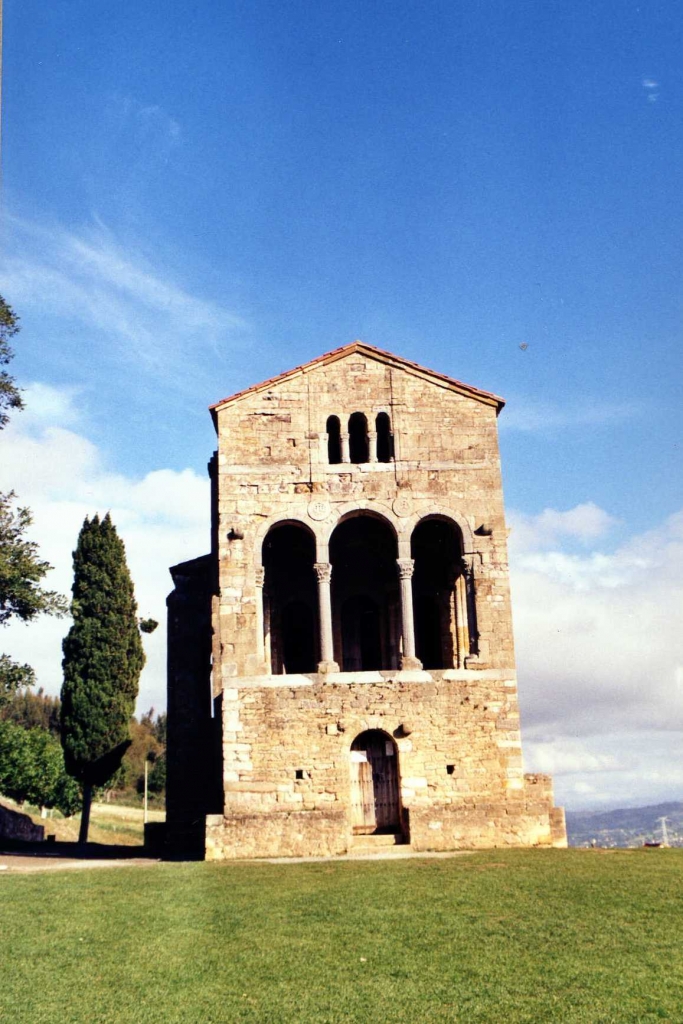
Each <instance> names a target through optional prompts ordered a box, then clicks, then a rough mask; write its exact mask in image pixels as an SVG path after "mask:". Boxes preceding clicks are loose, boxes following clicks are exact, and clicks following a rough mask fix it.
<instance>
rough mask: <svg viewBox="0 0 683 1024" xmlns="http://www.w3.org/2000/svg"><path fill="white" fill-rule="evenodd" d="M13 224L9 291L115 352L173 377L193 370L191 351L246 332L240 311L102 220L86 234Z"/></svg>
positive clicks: (18, 301)
mask: <svg viewBox="0 0 683 1024" xmlns="http://www.w3.org/2000/svg"><path fill="white" fill-rule="evenodd" d="M8 223H9V226H10V228H11V236H12V237H11V240H10V243H9V244H8V245H7V246H6V255H5V257H4V259H3V260H2V263H1V264H0V270H1V273H2V282H3V283H2V287H3V290H4V293H5V294H7V295H11V297H12V301H13V303H14V304H15V305H16V306H18V307H20V308H21V309H22V311H24V312H28V311H30V310H31V309H34V310H35V311H36V312H37V313H39V314H40V315H41V316H42V317H46V316H47V317H57V318H59V319H62V320H64V321H67V322H68V323H69V325H70V326H71V327H72V326H73V324H74V323H79V324H80V326H81V327H82V328H83V327H84V328H86V329H87V330H88V331H90V332H92V331H95V332H97V334H98V335H99V336H100V337H101V338H103V339H106V340H108V341H109V343H110V346H111V347H110V349H109V351H110V354H111V355H113V356H115V357H122V358H125V359H128V360H131V361H134V362H135V364H136V366H138V367H140V366H145V367H146V368H147V370H152V371H154V372H155V373H157V374H158V375H161V376H163V377H164V378H168V377H170V376H173V375H174V374H177V373H178V372H179V371H182V373H187V372H188V368H189V367H191V365H192V356H193V355H196V354H197V353H199V352H204V353H206V352H209V351H216V350H217V349H218V348H222V347H224V346H225V345H226V344H227V345H234V344H235V343H236V339H237V338H238V336H239V335H240V334H241V333H243V332H245V331H246V330H247V323H246V322H245V320H244V319H243V318H242V317H241V316H239V315H238V314H237V313H235V312H233V311H232V310H229V309H226V308H225V307H224V306H223V305H221V304H220V303H217V302H213V301H211V300H209V299H204V298H201V297H198V296H196V295H194V294H192V293H191V292H190V291H188V290H187V289H186V288H184V287H183V285H182V284H181V283H180V282H179V281H178V280H176V279H175V277H174V275H173V273H172V272H169V271H168V270H166V269H165V268H164V267H163V265H162V263H161V261H158V262H155V263H152V261H151V260H150V259H149V257H147V256H146V255H145V254H144V253H143V252H142V251H141V249H135V248H131V247H129V246H124V245H123V244H121V243H120V242H119V241H118V240H117V239H116V237H115V235H114V234H113V233H112V232H111V231H110V230H108V229H107V227H106V226H105V225H104V224H102V223H101V222H95V223H94V224H93V225H92V226H91V227H89V228H88V229H86V230H83V231H80V232H76V231H69V230H66V229H65V228H63V227H60V226H54V227H45V226H41V225H36V224H32V223H30V222H27V221H25V220H20V219H18V218H8Z"/></svg>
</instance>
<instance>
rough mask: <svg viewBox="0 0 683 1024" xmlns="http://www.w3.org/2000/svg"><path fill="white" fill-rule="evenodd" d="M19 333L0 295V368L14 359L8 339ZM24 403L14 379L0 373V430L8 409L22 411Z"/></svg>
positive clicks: (17, 320)
mask: <svg viewBox="0 0 683 1024" xmlns="http://www.w3.org/2000/svg"><path fill="white" fill-rule="evenodd" d="M18 331H19V317H18V316H16V314H15V312H14V310H13V309H12V307H11V306H10V305H8V303H7V302H5V300H4V299H3V297H2V295H0V366H7V364H8V363H9V362H10V361H11V360H12V358H13V357H14V351H13V349H12V348H11V346H10V339H11V338H13V337H14V335H15V334H16V333H17V332H18ZM23 408H24V403H23V400H22V397H21V391H20V390H19V388H18V387H17V385H16V382H15V380H14V377H11V376H10V375H9V373H8V372H7V370H1V371H0V429H1V428H2V427H4V426H5V424H6V423H7V421H8V420H9V414H8V412H7V410H8V409H23Z"/></svg>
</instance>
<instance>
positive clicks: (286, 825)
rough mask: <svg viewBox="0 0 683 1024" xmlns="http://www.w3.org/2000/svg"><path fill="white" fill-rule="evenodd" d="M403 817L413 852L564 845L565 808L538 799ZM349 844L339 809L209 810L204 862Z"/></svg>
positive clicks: (417, 811)
mask: <svg viewBox="0 0 683 1024" xmlns="http://www.w3.org/2000/svg"><path fill="white" fill-rule="evenodd" d="M406 817H407V819H408V821H409V835H408V836H406V838H407V839H408V840H409V842H410V846H411V848H412V849H413V850H414V851H416V852H420V851H425V852H426V851H432V850H434V851H446V850H484V849H491V848H496V847H505V846H520V847H529V846H545V847H552V846H566V845H567V838H566V833H565V830H564V811H563V809H562V808H557V807H556V808H549V807H548V805H547V804H546V803H542V802H536V801H522V800H521V801H519V805H518V806H517V807H514V806H510V805H494V804H486V803H484V804H481V805H477V806H476V807H474V808H462V807H461V808H456V809H454V808H452V807H450V806H442V807H425V808H416V807H414V808H411V809H410V811H409V813H408V814H407V815H406ZM352 848H353V843H352V832H351V829H350V827H349V823H348V819H347V816H346V814H345V812H344V811H343V810H341V809H340V810H336V809H335V810H333V809H330V810H311V811H284V812H276V813H268V814H263V813H262V814H236V813H229V814H226V815H221V814H212V815H209V816H208V817H207V819H206V839H205V857H206V860H239V859H245V858H251V857H335V856H339V855H340V854H344V853H348V852H349V850H351V849H352Z"/></svg>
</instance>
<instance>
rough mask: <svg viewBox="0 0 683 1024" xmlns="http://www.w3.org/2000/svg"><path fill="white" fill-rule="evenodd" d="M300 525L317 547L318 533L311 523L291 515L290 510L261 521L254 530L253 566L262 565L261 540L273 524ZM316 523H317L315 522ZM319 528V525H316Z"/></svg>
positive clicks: (259, 566)
mask: <svg viewBox="0 0 683 1024" xmlns="http://www.w3.org/2000/svg"><path fill="white" fill-rule="evenodd" d="M287 525H289V526H301V527H302V528H303V529H304V530H306V531H307V532H308V533H310V534H311V536H312V537H313V541H314V543H315V546H316V550H317V549H318V546H319V545H318V533H317V531H316V529H315V527H314V526H312V525H311V523H307V522H305V520H303V519H299V518H298V517H297V516H293V515H292V514H291V513H290V512H282V513H280V514H279V515H276V516H271V517H270V519H266V520H265V522H263V523H261V525H260V526H259V528H258V529H257V531H256V536H255V537H254V568H256V569H260V568H261V566H262V565H263V542H264V541H265V539H266V537H267V536H268V534H269V533H270V531H271V530H272V529H273V528H274V527H275V526H287ZM316 525H318V524H316ZM318 528H319V527H318Z"/></svg>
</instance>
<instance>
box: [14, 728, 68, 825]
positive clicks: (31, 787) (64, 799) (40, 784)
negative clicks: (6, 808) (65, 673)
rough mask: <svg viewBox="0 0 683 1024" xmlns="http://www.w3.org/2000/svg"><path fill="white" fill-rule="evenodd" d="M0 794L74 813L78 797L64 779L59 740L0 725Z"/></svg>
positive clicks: (29, 730) (41, 733) (64, 773)
mask: <svg viewBox="0 0 683 1024" xmlns="http://www.w3.org/2000/svg"><path fill="white" fill-rule="evenodd" d="M0 793H3V794H4V795H5V796H9V797H11V798H12V799H13V800H17V801H19V803H23V802H24V801H25V800H27V801H28V802H29V803H30V804H33V805H34V806H36V807H56V808H57V809H58V810H59V811H61V812H62V814H66V815H71V814H74V813H75V811H77V810H78V808H79V806H80V803H81V793H80V790H79V787H78V785H77V783H76V782H74V780H73V779H72V778H71V777H70V776H69V775H67V773H66V769H65V767H64V755H63V753H62V748H61V746H60V743H59V740H58V739H56V737H54V736H52V735H51V734H50V733H49V732H46V731H45V730H44V729H40V728H37V729H24V728H22V726H20V725H17V724H16V723H15V722H8V721H0Z"/></svg>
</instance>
